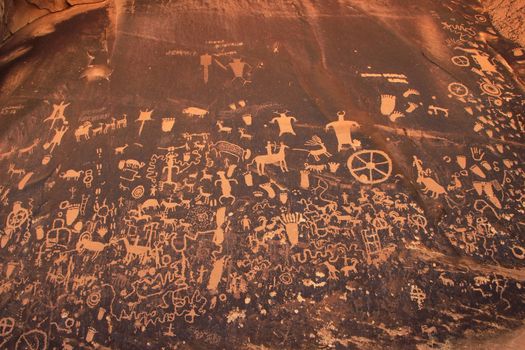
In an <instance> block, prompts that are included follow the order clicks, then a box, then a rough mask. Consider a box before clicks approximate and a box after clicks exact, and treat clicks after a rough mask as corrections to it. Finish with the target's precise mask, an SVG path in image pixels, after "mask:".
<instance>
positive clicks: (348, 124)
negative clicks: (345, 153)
mask: <svg viewBox="0 0 525 350" xmlns="http://www.w3.org/2000/svg"><path fill="white" fill-rule="evenodd" d="M345 114H346V113H345V112H344V111H340V112H337V121H335V122H331V123H328V124H326V127H325V130H326V131H328V129H330V128H332V129H333V130H334V132H335V137H336V138H337V144H338V145H337V151H338V152H341V151H342V150H343V146H347V145H348V146H350V147H352V149H353V150H356V149H357V147H359V146H360V145H361V142H359V140H353V139H352V128H355V127H359V124H358V123H356V122H354V121H351V120H345Z"/></svg>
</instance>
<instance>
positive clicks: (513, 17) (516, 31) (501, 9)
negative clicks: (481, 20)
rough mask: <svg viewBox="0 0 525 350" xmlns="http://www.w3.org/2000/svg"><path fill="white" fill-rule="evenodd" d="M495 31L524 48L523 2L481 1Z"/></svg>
mask: <svg viewBox="0 0 525 350" xmlns="http://www.w3.org/2000/svg"><path fill="white" fill-rule="evenodd" d="M481 3H482V4H483V6H484V7H485V9H486V11H487V12H488V13H489V14H490V17H491V20H492V23H493V24H494V26H495V27H496V29H497V30H498V31H499V32H500V33H501V34H502V35H503V36H505V37H507V38H508V39H510V40H512V41H515V42H517V43H519V44H521V46H523V47H525V0H482V1H481Z"/></svg>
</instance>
